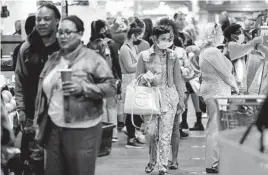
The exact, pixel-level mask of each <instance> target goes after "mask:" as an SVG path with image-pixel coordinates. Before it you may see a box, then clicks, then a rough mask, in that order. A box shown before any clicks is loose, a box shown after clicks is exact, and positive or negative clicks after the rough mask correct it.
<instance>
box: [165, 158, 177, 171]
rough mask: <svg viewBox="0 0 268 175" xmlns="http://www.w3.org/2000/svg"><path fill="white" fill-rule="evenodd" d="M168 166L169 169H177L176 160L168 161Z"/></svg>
mask: <svg viewBox="0 0 268 175" xmlns="http://www.w3.org/2000/svg"><path fill="white" fill-rule="evenodd" d="M168 168H169V169H171V170H177V169H178V168H179V164H178V162H172V161H170V160H169V161H168Z"/></svg>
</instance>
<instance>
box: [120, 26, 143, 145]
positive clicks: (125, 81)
mask: <svg viewBox="0 0 268 175" xmlns="http://www.w3.org/2000/svg"><path fill="white" fill-rule="evenodd" d="M143 27H144V26H143V23H142V22H140V23H139V24H137V23H136V22H133V23H131V24H130V28H129V30H128V31H127V39H126V41H125V43H124V44H123V46H122V47H121V49H120V55H119V61H120V66H121V70H122V98H123V100H124V99H125V93H126V87H127V85H129V84H130V83H131V82H132V81H133V80H134V79H135V72H136V67H137V60H138V48H137V45H139V44H140V42H141V39H142V34H143ZM134 122H135V125H136V126H138V127H140V126H141V124H142V119H141V117H140V116H135V118H134ZM125 124H126V129H127V134H128V142H127V145H126V147H128V148H142V145H140V142H139V140H138V139H136V136H135V130H136V129H135V127H134V125H133V124H132V121H131V114H126V121H125Z"/></svg>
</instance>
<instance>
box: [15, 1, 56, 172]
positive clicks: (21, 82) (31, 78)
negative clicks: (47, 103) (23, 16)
mask: <svg viewBox="0 0 268 175" xmlns="http://www.w3.org/2000/svg"><path fill="white" fill-rule="evenodd" d="M60 18H61V15H60V12H59V10H58V9H57V7H55V6H54V5H51V4H47V3H45V4H43V5H41V6H40V7H39V8H38V10H37V13H36V23H35V29H34V30H33V31H32V33H31V34H30V35H29V36H28V37H27V40H26V41H25V42H24V43H23V45H22V46H21V48H20V51H19V53H18V56H17V66H16V70H15V97H16V102H17V110H18V113H19V119H20V122H21V125H22V128H23V135H22V140H21V160H22V161H23V162H25V161H26V162H25V163H27V164H29V162H33V161H32V160H31V161H30V158H29V157H30V155H31V151H30V149H32V148H29V147H30V145H34V144H32V143H34V140H33V139H34V138H33V136H32V135H31V131H30V130H28V129H29V128H30V127H31V126H32V124H33V119H34V112H35V99H36V94H37V86H38V81H39V75H40V73H41V71H42V69H43V67H44V65H45V63H46V61H47V59H48V57H49V56H50V55H51V54H52V53H53V52H55V51H58V50H59V45H58V42H57V39H56V32H57V25H58V23H59V20H60ZM34 157H35V158H34V159H35V160H39V161H35V160H34V162H36V165H33V166H34V167H36V168H34V169H36V170H37V171H36V172H35V173H37V174H38V175H42V174H43V173H44V172H43V171H44V162H43V161H40V160H42V159H43V158H42V157H43V153H42V152H39V153H38V154H37V155H36V156H34Z"/></svg>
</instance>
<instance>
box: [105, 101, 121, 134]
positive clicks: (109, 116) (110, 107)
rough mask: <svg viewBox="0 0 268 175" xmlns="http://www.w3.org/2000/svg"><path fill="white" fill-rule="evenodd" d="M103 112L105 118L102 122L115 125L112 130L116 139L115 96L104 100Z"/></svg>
mask: <svg viewBox="0 0 268 175" xmlns="http://www.w3.org/2000/svg"><path fill="white" fill-rule="evenodd" d="M103 111H104V117H106V118H105V119H104V120H103V121H104V122H109V123H112V124H114V125H115V128H114V129H113V137H114V138H117V137H118V133H117V96H114V97H109V98H106V99H105V100H104V103H103Z"/></svg>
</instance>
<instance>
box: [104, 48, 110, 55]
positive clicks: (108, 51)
mask: <svg viewBox="0 0 268 175" xmlns="http://www.w3.org/2000/svg"><path fill="white" fill-rule="evenodd" d="M104 54H105V55H106V56H109V55H110V54H111V53H110V49H108V48H105V50H104Z"/></svg>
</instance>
